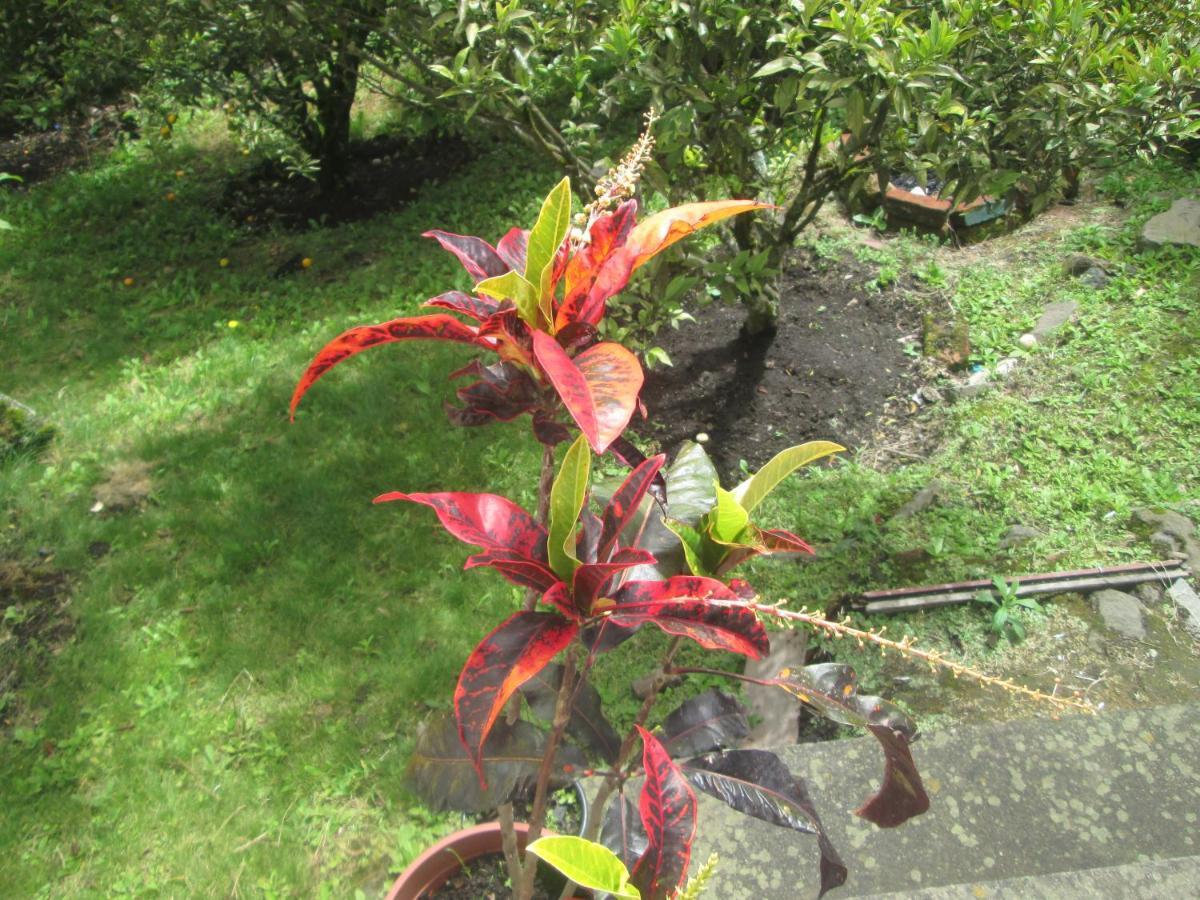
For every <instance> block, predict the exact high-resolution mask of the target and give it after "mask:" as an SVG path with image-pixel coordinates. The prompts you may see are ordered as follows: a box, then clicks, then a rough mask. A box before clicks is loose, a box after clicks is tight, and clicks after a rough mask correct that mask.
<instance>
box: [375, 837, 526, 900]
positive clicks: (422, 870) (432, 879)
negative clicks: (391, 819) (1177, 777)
mask: <svg viewBox="0 0 1200 900" xmlns="http://www.w3.org/2000/svg"><path fill="white" fill-rule="evenodd" d="M515 825H516V829H517V845H518V846H519V847H521V849H522V850H523V849H525V839H526V838H527V837H528V836H529V826H528V825H527V824H525V823H524V822H517V823H515ZM503 851H504V846H503V843H502V839H501V836H500V823H499V822H484V823H483V824H482V825H475V826H473V827H471V828H464V829H462V830H461V831H456V832H454V833H453V834H450V835H447V836H446V837H444V838H442V839H441V840H440V841H438V842H437V843H436V844H434V845H433V846H432V847H430V848H429V849H428V850H426V851H425V852H424V853H422V854H421V855H420V856H418V857H417V858H416V859H415V860H413V862H412V864H411V865H410V866H409V867H408V868H407V869H405V870H404V871H403V872H401V873H400V877H399V878H397V879H396V883H395V884H393V885H392V889H391V890H390V891H389V892H388V895H387V900H419V898H422V897H425V896H426V895H427V894H429V893H431V892H432V891H434V890H435V889H437V888H439V887H441V886H442V885H443V884H445V882H446V879H447V878H449V877H450V876H451V875H453V874H454V873H455V872H457V871H458V870H459V869H460V868H462V866H463V864H464V863H468V862H470V861H471V860H473V859H478V858H479V857H481V856H487V855H488V854H489V853H502V852H503Z"/></svg>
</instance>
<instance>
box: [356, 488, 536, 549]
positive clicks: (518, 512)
mask: <svg viewBox="0 0 1200 900" xmlns="http://www.w3.org/2000/svg"><path fill="white" fill-rule="evenodd" d="M393 500H407V501H409V502H410V503H421V504H423V505H425V506H428V507H429V508H430V509H432V510H433V511H434V512H436V513H437V517H438V519H439V520H440V521H441V523H442V527H444V528H445V529H446V530H447V531H448V532H450V533H451V534H452V535H454V536H455V537H456V538H458V539H459V540H460V541H463V542H464V543H467V544H475V545H476V546H478V547H482V548H484V549H485V550H509V551H512V552H513V553H516V554H518V555H520V556H524V557H526V558H529V559H533V560H544V559H545V556H546V529H544V528H543V527H542V526H541V525H538V524H537V522H535V521H534V520H533V516H531V515H529V513H527V512H525V510H523V509H521V507H519V506H517V505H516V504H515V503H513V502H512V501H511V500H508V499H506V498H504V497H500V496H497V495H496V494H468V493H463V492H456V491H451V492H446V493H439V494H422V493H413V494H405V493H402V492H400V491H392V492H390V493H386V494H380V495H379V496H378V497H376V498H375V502H376V503H388V502H390V501H393Z"/></svg>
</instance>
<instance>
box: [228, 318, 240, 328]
mask: <svg viewBox="0 0 1200 900" xmlns="http://www.w3.org/2000/svg"><path fill="white" fill-rule="evenodd" d="M241 324H242V323H241V322H239V321H238V320H237V319H230V320H229V327H230V328H237V327H238V326H239V325H241Z"/></svg>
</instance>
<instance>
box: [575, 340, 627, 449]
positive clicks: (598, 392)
mask: <svg viewBox="0 0 1200 900" xmlns="http://www.w3.org/2000/svg"><path fill="white" fill-rule="evenodd" d="M575 367H576V368H577V369H578V370H579V372H580V373H582V375H583V377H584V380H585V381H586V382H587V386H588V390H589V392H590V393H591V398H592V409H593V414H594V416H595V420H596V437H597V440H596V441H590V439H589V441H590V442H591V443H592V449H593V450H595V451H596V452H597V453H603V452H604V451H605V450H607V449H608V446H609V444H611V443H612V442H613V441H615V440H616V439H617V438H618V437H620V436H621V432H623V431H624V430H625V426H626V425H628V424H629V420H630V419H631V418H632V417H633V411H634V410H635V409H636V408H637V400H638V393H639V392H640V391H641V389H642V382H643V381H644V380H645V375H644V374H643V373H642V366H641V363H639V362H638V360H637V357H636V356H634V355H633V354H632V353H630V352H629V351H628V350H626V349H625V348H624V347H622V346H621V345H620V344H613V343H606V344H597V345H596V346H594V347H591V348H589V349H587V350H584V351H583V352H582V353H580V354H579V355H578V356H577V357H575ZM567 408H568V410H569V409H570V407H569V406H568V407H567ZM576 421H578V420H576Z"/></svg>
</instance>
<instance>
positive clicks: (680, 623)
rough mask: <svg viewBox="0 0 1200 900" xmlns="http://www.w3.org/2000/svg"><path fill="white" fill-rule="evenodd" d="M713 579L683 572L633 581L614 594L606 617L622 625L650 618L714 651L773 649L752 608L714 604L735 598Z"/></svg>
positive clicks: (756, 656) (745, 653)
mask: <svg viewBox="0 0 1200 900" xmlns="http://www.w3.org/2000/svg"><path fill="white" fill-rule="evenodd" d="M735 597H736V595H734V594H733V592H732V591H730V590H729V589H728V588H727V587H725V586H724V585H723V584H721V582H719V581H717V580H716V579H713V578H700V577H696V576H688V575H680V576H676V577H674V578H668V579H667V580H666V581H630V582H628V583H627V584H624V585H622V586H621V589H620V590H619V591H617V592H616V595H615V599H616V601H617V605H616V606H615V607H613V608H612V610H611V611H610V612H609V613H608V614H607V618H608V620H609V621H610V622H611V623H612V624H614V625H618V626H620V627H622V628H636V627H638V626H639V625H642V624H644V623H646V622H651V623H653V624H654V625H657V626H658V627H659V628H661V629H662V630H663V631H665V632H667V633H668V634H675V635H679V636H681V637H686V638H691V639H692V640H693V641H695V642H696V643H698V644H700V645H701V646H702V647H707V648H708V649H710V650H728V651H729V652H731V653H741V654H742V655H743V656H749V657H750V658H751V659H759V658H761V657H762V656H763V654H765V653H766V652H767V651H768V650H769V649H770V640H769V638H768V637H767V632H766V629H764V628H763V626H762V623H761V622H759V621H758V617H757V616H755V615H754V613H753V612H751V611H750V610H748V609H743V608H739V607H735V606H723V605H720V604H715V603H711V602H710V601H709V599H708V598H712V599H724V600H728V599H734V598H735Z"/></svg>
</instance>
